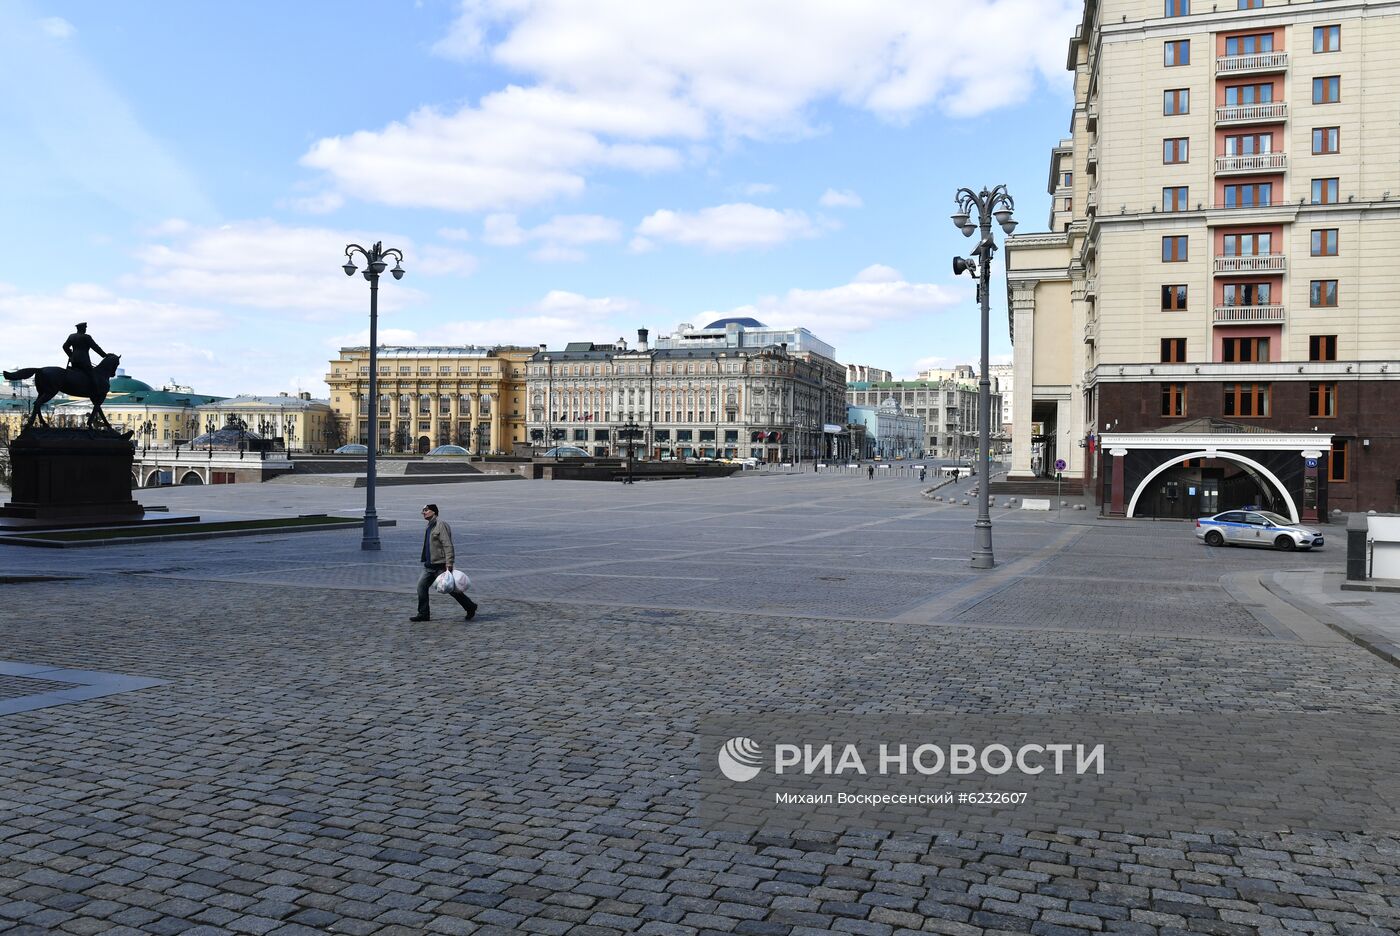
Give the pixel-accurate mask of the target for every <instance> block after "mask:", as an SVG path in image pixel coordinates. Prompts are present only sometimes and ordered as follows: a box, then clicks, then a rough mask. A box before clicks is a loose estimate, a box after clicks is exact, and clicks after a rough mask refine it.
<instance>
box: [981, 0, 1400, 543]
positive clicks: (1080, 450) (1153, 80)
mask: <svg viewBox="0 0 1400 936" xmlns="http://www.w3.org/2000/svg"><path fill="white" fill-rule="evenodd" d="M1397 49H1400V2H1397V0H1319V2H1312V3H1298V2H1294V3H1289V2H1285V0H1088V2H1086V3H1085V6H1084V16H1083V20H1082V23H1081V24H1080V26H1079V28H1078V29H1077V30H1076V32H1075V35H1074V37H1073V39H1072V40H1071V41H1070V44H1069V56H1068V61H1067V66H1068V68H1069V69H1070V70H1071V71H1073V72H1074V76H1075V78H1074V97H1075V103H1074V110H1073V114H1072V118H1071V125H1070V136H1069V137H1068V138H1066V139H1064V140H1061V141H1060V142H1059V145H1057V146H1055V147H1054V148H1053V150H1052V153H1051V165H1050V178H1049V186H1048V190H1049V194H1050V195H1051V198H1052V205H1051V211H1050V219H1049V228H1050V229H1049V230H1048V231H1047V232H1045V233H1037V234H1025V235H1019V236H1014V237H1011V238H1009V239H1008V240H1007V252H1006V261H1007V271H1008V273H1007V291H1008V300H1009V310H1010V327H1011V332H1012V341H1013V344H1014V359H1013V361H1014V369H1013V371H1014V375H1015V377H1014V379H1015V388H1014V394H1013V400H1014V403H1013V407H1014V412H1013V415H1012V419H1011V423H1012V424H1013V427H1014V438H1013V447H1012V469H1011V477H1012V478H1013V479H1014V478H1020V477H1029V476H1033V475H1034V474H1036V473H1037V472H1036V471H1034V470H1033V466H1032V457H1033V454H1034V453H1036V452H1037V451H1039V452H1041V453H1043V457H1042V458H1041V459H1040V460H1039V461H1040V466H1041V467H1040V470H1039V472H1038V473H1039V474H1042V475H1044V474H1045V473H1046V472H1048V471H1050V470H1051V466H1053V465H1054V463H1055V461H1056V460H1057V459H1063V460H1064V461H1065V462H1066V463H1067V466H1068V467H1067V470H1066V472H1065V476H1066V477H1067V478H1078V479H1082V481H1083V483H1084V485H1085V487H1086V489H1087V490H1090V491H1092V492H1093V493H1094V494H1095V496H1096V497H1097V499H1098V500H1099V501H1100V503H1101V504H1102V510H1103V512H1104V513H1106V514H1110V515H1123V516H1176V517H1190V516H1194V515H1201V514H1208V513H1214V512H1216V511H1220V510H1225V509H1229V508H1233V507H1238V506H1245V505H1250V504H1256V505H1260V506H1264V507H1268V508H1271V509H1273V510H1276V511H1277V512H1279V513H1282V514H1285V515H1289V516H1292V517H1295V518H1299V519H1317V518H1323V517H1325V516H1326V515H1327V514H1328V512H1329V510H1331V509H1341V510H1345V511H1351V510H1367V509H1372V508H1374V509H1377V510H1382V511H1388V510H1395V509H1396V508H1397V507H1400V502H1398V499H1400V432H1398V431H1397V429H1400V420H1398V419H1397V417H1396V415H1395V414H1396V412H1397V411H1400V308H1397V303H1396V299H1395V296H1396V292H1397V286H1400V266H1398V265H1397V263H1396V258H1397V255H1400V124H1397V113H1398V112H1400V57H1397V56H1396V55H1395V51H1396V50H1397ZM1036 430H1039V434H1038V435H1037V433H1036Z"/></svg>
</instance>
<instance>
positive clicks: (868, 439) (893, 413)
mask: <svg viewBox="0 0 1400 936" xmlns="http://www.w3.org/2000/svg"><path fill="white" fill-rule="evenodd" d="M846 414H847V415H846V421H847V422H848V423H850V424H851V425H852V426H854V425H860V426H863V427H864V429H865V432H864V448H863V449H857V452H858V453H859V456H860V457H862V458H873V457H875V456H877V455H878V456H879V457H880V458H916V457H918V456H921V455H922V454H923V453H924V451H925V449H924V418H923V417H922V416H916V415H914V414H913V413H906V412H905V411H904V407H903V406H901V405H900V403H899V402H898V401H897V400H895V399H894V397H888V398H886V399H885V400H884V402H882V403H881V404H880V405H879V406H848V407H846Z"/></svg>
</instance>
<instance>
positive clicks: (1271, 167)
mask: <svg viewBox="0 0 1400 936" xmlns="http://www.w3.org/2000/svg"><path fill="white" fill-rule="evenodd" d="M1287 168H1288V154H1287V153H1250V154H1249V155H1247V156H1217V157H1215V174H1216V175H1252V174H1254V173H1259V172H1282V171H1284V170H1285V169H1287Z"/></svg>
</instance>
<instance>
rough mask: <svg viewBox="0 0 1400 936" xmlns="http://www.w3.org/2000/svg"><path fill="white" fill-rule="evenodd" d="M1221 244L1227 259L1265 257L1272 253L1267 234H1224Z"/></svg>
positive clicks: (1270, 239) (1271, 241) (1271, 243)
mask: <svg viewBox="0 0 1400 936" xmlns="http://www.w3.org/2000/svg"><path fill="white" fill-rule="evenodd" d="M1221 244H1222V246H1223V249H1224V251H1225V256H1227V257H1266V256H1268V255H1269V254H1270V253H1271V252H1272V251H1271V250H1270V248H1271V247H1272V246H1273V237H1272V236H1271V235H1269V234H1226V235H1225V236H1224V237H1223V238H1222V239H1221Z"/></svg>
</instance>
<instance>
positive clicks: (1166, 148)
mask: <svg viewBox="0 0 1400 936" xmlns="http://www.w3.org/2000/svg"><path fill="white" fill-rule="evenodd" d="M1190 143H1191V141H1190V140H1189V139H1187V138H1186V137H1175V138H1173V139H1170V140H1163V141H1162V163H1163V165H1168V166H1170V165H1172V164H1174V163H1184V162H1188V161H1189V160H1188V154H1189V146H1190Z"/></svg>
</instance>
